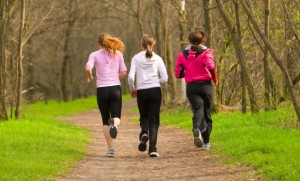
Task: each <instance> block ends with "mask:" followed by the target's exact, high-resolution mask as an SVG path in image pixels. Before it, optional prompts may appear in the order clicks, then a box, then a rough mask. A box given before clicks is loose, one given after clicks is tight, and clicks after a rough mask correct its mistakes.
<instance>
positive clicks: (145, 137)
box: [138, 136, 149, 151]
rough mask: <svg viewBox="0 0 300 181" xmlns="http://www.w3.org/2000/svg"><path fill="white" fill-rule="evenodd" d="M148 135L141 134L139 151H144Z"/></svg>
mask: <svg viewBox="0 0 300 181" xmlns="http://www.w3.org/2000/svg"><path fill="white" fill-rule="evenodd" d="M148 139H149V138H148V136H142V139H141V143H140V144H139V147H138V149H139V151H146V149H147V144H146V143H147V141H148Z"/></svg>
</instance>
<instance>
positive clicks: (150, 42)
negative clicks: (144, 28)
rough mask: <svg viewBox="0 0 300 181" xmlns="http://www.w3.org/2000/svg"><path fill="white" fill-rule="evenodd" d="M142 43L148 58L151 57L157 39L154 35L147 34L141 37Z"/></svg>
mask: <svg viewBox="0 0 300 181" xmlns="http://www.w3.org/2000/svg"><path fill="white" fill-rule="evenodd" d="M141 45H142V47H143V48H144V49H145V50H146V58H149V59H150V58H151V57H152V56H153V54H152V48H153V47H154V45H155V40H154V38H153V37H152V36H150V35H147V34H145V35H144V36H143V37H142V39H141Z"/></svg>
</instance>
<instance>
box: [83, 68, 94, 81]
mask: <svg viewBox="0 0 300 181" xmlns="http://www.w3.org/2000/svg"><path fill="white" fill-rule="evenodd" d="M85 73H86V75H87V78H88V80H87V81H88V82H91V81H92V80H93V79H94V77H93V75H92V69H91V68H90V67H89V66H86V67H85Z"/></svg>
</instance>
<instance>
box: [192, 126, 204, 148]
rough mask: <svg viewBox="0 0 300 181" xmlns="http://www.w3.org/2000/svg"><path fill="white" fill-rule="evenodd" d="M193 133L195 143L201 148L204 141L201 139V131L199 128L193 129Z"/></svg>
mask: <svg viewBox="0 0 300 181" xmlns="http://www.w3.org/2000/svg"><path fill="white" fill-rule="evenodd" d="M193 135H194V144H195V145H196V147H198V148H201V147H202V145H203V143H202V141H201V139H200V137H199V136H200V131H199V130H198V129H195V130H194V131H193Z"/></svg>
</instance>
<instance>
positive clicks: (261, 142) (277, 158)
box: [161, 108, 300, 180]
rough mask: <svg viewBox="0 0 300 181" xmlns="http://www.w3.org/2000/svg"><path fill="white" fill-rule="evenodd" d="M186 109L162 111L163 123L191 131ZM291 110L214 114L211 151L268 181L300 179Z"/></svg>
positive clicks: (299, 148) (298, 138)
mask: <svg viewBox="0 0 300 181" xmlns="http://www.w3.org/2000/svg"><path fill="white" fill-rule="evenodd" d="M191 117H192V114H191V112H190V110H189V109H183V108H179V109H178V108H177V109H171V110H167V111H165V112H163V113H162V114H161V120H162V123H163V124H168V125H173V126H176V127H180V128H183V129H185V130H187V131H189V132H191V130H192V121H191ZM295 120H296V115H295V113H294V111H293V109H292V108H284V109H280V110H277V111H269V112H264V111H262V112H260V113H258V114H255V115H252V114H251V113H248V114H242V113H240V112H223V113H218V114H215V115H213V121H214V124H213V132H212V135H211V144H212V146H211V150H210V151H211V152H212V153H213V154H217V155H219V156H221V157H223V158H226V159H225V160H227V162H228V163H230V164H238V163H243V164H247V165H249V166H251V167H252V168H254V169H255V170H256V171H257V172H258V173H259V174H260V175H262V176H263V177H265V178H266V179H267V180H300V169H299V168H300V154H299V153H300V132H299V129H296V128H295V125H296V122H295Z"/></svg>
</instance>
